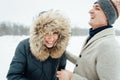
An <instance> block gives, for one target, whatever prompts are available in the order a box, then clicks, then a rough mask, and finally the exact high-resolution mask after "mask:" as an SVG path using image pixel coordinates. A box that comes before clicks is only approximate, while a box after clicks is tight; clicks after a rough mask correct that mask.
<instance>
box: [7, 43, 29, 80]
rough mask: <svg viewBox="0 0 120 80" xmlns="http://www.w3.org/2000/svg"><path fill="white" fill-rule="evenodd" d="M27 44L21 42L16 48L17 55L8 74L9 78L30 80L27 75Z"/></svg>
mask: <svg viewBox="0 0 120 80" xmlns="http://www.w3.org/2000/svg"><path fill="white" fill-rule="evenodd" d="M25 56H26V55H25V46H24V44H23V42H20V43H19V44H18V46H17V48H16V51H15V55H14V57H13V59H12V62H11V64H10V68H9V71H8V74H7V79H8V80H28V79H27V78H26V77H25V75H24V74H25V67H26V57H25Z"/></svg>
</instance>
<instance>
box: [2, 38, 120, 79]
mask: <svg viewBox="0 0 120 80" xmlns="http://www.w3.org/2000/svg"><path fill="white" fill-rule="evenodd" d="M27 37H28V36H1V37H0V80H6V74H7V71H8V68H9V65H10V62H11V60H12V57H13V55H14V51H15V48H16V46H17V44H18V43H19V41H21V40H23V39H25V38H27ZM85 39H86V36H82V37H81V36H76V37H71V39H70V41H69V45H68V47H67V50H69V51H70V52H71V53H73V54H75V55H77V56H78V55H79V53H80V51H81V47H82V44H83V43H84V40H85ZM117 39H118V41H119V42H120V37H117ZM66 69H68V70H70V71H73V69H74V65H73V64H72V63H71V62H69V61H67V66H66Z"/></svg>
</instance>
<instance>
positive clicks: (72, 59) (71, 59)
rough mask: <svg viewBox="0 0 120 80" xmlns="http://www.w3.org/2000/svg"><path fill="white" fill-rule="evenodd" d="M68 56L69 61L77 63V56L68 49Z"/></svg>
mask: <svg viewBox="0 0 120 80" xmlns="http://www.w3.org/2000/svg"><path fill="white" fill-rule="evenodd" d="M65 54H66V57H67V59H68V60H69V61H71V62H72V63H73V64H76V61H77V59H78V57H77V56H75V55H73V54H72V53H70V52H69V51H66V53H65Z"/></svg>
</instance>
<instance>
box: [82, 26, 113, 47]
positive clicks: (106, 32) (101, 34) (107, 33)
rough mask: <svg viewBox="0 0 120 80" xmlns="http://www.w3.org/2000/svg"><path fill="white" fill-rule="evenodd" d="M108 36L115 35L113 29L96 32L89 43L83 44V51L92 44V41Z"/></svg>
mask: <svg viewBox="0 0 120 80" xmlns="http://www.w3.org/2000/svg"><path fill="white" fill-rule="evenodd" d="M110 35H115V31H114V28H107V29H104V30H102V31H100V32H98V33H97V34H95V35H94V36H93V37H92V38H91V39H90V40H89V41H88V43H87V44H84V46H83V49H85V48H86V47H88V46H89V45H90V44H92V43H93V42H94V41H96V40H98V39H100V38H102V37H105V36H110ZM85 43H86V42H85Z"/></svg>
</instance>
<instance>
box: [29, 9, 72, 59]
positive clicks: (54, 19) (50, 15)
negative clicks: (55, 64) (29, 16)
mask: <svg viewBox="0 0 120 80" xmlns="http://www.w3.org/2000/svg"><path fill="white" fill-rule="evenodd" d="M50 31H57V32H59V34H60V37H59V39H58V40H57V42H56V45H55V46H54V47H53V48H51V49H48V48H47V47H45V45H44V44H43V38H44V36H45V34H46V33H48V32H50ZM69 37H70V24H69V22H68V20H67V18H65V16H63V15H61V14H60V13H59V12H58V11H53V10H50V11H47V12H44V13H42V14H40V16H38V17H37V18H36V19H35V21H34V23H33V26H32V27H31V29H30V41H29V42H30V49H31V52H32V54H33V55H34V56H35V57H36V58H37V59H39V60H41V61H44V60H46V59H47V58H48V57H49V56H51V57H52V58H59V57H61V55H62V54H63V53H64V51H65V49H66V46H67V44H68V40H69Z"/></svg>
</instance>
